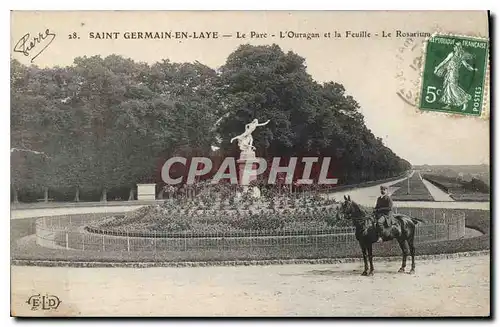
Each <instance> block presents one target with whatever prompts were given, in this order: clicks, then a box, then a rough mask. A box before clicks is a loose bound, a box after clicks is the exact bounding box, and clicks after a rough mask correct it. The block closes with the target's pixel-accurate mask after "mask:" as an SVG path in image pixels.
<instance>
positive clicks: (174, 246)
mask: <svg viewBox="0 0 500 327" xmlns="http://www.w3.org/2000/svg"><path fill="white" fill-rule="evenodd" d="M396 211H397V212H398V213H404V214H407V215H410V216H411V217H414V218H418V219H423V220H425V222H423V223H419V224H418V225H417V229H416V234H415V242H416V243H423V242H433V241H443V240H451V239H458V238H461V237H463V236H464V235H465V213H464V212H459V211H456V210H450V209H427V208H401V209H397V210H396ZM96 219H99V218H98V217H96V216H93V215H78V216H57V217H42V218H39V219H38V220H37V222H36V236H37V243H38V244H39V245H41V246H45V247H52V248H62V249H74V250H83V251H127V252H137V251H152V252H156V251H187V250H192V249H198V250H206V251H211V250H216V251H223V250H231V249H242V248H257V247H258V248H266V247H281V248H290V249H293V248H294V247H311V248H319V247H334V248H346V247H352V246H358V242H357V240H356V237H355V235H354V231H355V229H354V228H353V227H335V228H327V229H325V230H318V233H315V234H311V233H310V232H308V233H304V231H283V232H282V233H279V232H278V233H276V234H275V235H269V232H259V231H248V232H240V233H239V234H238V236H234V235H229V236H228V234H225V233H201V235H200V233H196V234H189V233H187V234H186V235H185V236H183V237H171V234H170V233H168V232H157V233H153V234H152V235H149V236H148V237H137V236H131V235H128V234H127V233H125V234H124V235H122V236H116V235H112V234H111V233H109V232H106V231H100V233H91V232H89V231H87V230H86V229H85V226H87V225H88V224H89V223H91V222H92V221H95V220H96Z"/></svg>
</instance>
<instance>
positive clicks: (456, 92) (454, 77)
mask: <svg viewBox="0 0 500 327" xmlns="http://www.w3.org/2000/svg"><path fill="white" fill-rule="evenodd" d="M472 58H473V56H472V55H471V54H470V53H468V52H465V51H464V49H463V47H462V44H461V43H460V42H457V43H456V44H455V46H454V48H453V52H450V53H449V54H448V56H447V57H446V58H445V59H444V60H443V61H442V62H441V63H439V65H437V66H436V67H435V68H434V73H435V74H436V75H438V76H440V77H441V76H443V75H444V81H443V96H442V97H441V99H440V100H439V101H440V102H441V103H444V104H445V105H446V106H445V107H444V108H443V109H449V108H450V106H462V110H465V109H467V103H468V101H469V100H470V99H471V95H470V94H467V92H465V91H464V90H463V89H462V88H461V87H460V85H459V83H458V81H459V71H460V67H462V66H464V67H465V68H467V69H468V70H470V71H477V68H474V67H472V66H471V65H470V64H469V63H468V62H467V60H470V59H472Z"/></svg>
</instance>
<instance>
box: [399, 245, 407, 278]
mask: <svg viewBox="0 0 500 327" xmlns="http://www.w3.org/2000/svg"><path fill="white" fill-rule="evenodd" d="M398 243H399V246H400V247H401V251H402V252H403V262H402V263H401V268H399V270H398V272H405V268H406V258H407V257H408V246H407V244H406V240H404V239H401V240H398Z"/></svg>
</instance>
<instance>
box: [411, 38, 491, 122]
mask: <svg viewBox="0 0 500 327" xmlns="http://www.w3.org/2000/svg"><path fill="white" fill-rule="evenodd" d="M487 63H488V41H487V40H485V39H478V38H473V37H465V36H452V35H433V36H432V37H431V38H430V39H429V40H428V42H427V43H426V48H425V54H424V69H423V73H422V82H421V84H422V89H421V92H420V99H419V102H420V108H421V109H423V110H432V111H441V112H449V113H456V114H464V115H475V116H480V115H481V112H482V110H483V97H484V96H485V92H484V88H485V83H486V78H485V77H486V72H487V69H488V65H487Z"/></svg>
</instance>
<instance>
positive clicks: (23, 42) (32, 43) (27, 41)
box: [14, 28, 56, 62]
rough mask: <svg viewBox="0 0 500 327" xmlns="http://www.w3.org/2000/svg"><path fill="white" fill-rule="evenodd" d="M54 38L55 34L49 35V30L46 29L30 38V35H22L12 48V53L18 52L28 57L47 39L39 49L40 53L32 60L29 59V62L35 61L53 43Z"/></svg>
mask: <svg viewBox="0 0 500 327" xmlns="http://www.w3.org/2000/svg"><path fill="white" fill-rule="evenodd" d="M55 38H56V34H55V33H51V32H50V30H49V29H48V28H47V29H46V30H45V32H43V33H42V32H39V33H38V35H37V36H35V37H33V38H31V35H30V33H26V34H24V35H23V37H22V38H20V39H19V41H17V43H16V45H15V46H14V52H20V53H22V54H24V55H25V56H30V55H31V52H30V51H32V50H33V49H35V47H36V46H37V45H39V44H40V43H42V42H43V41H44V40H46V39H48V40H49V42H48V43H46V44H45V46H44V47H43V48H41V50H40V51H38V52H37V53H36V54H35V55H34V56H33V58H31V62H33V60H35V59H36V57H38V56H39V55H40V54H41V53H42V52H43V51H44V50H45V49H47V47H48V46H49V45H50V44H51V43H52V41H54V39H55Z"/></svg>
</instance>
